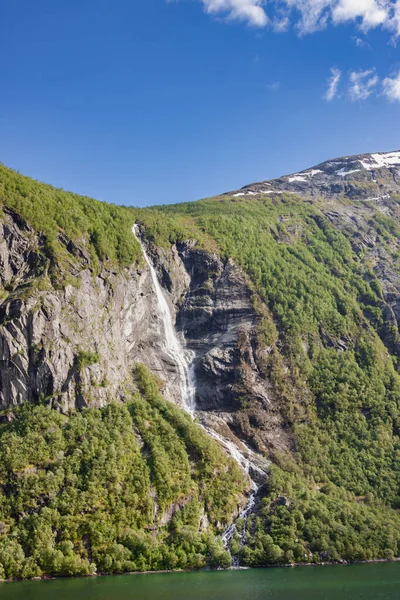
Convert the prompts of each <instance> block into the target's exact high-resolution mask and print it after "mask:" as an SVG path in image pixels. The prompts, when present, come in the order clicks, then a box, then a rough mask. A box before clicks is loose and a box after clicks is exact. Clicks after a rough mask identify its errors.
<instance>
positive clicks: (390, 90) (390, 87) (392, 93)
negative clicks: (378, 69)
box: [382, 71, 400, 102]
mask: <svg viewBox="0 0 400 600" xmlns="http://www.w3.org/2000/svg"><path fill="white" fill-rule="evenodd" d="M382 85H383V93H384V95H385V96H387V98H389V100H392V102H395V101H397V102H400V71H399V72H398V73H397V75H395V76H394V77H386V78H385V79H384V80H383V81H382Z"/></svg>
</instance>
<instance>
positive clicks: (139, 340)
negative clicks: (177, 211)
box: [0, 212, 177, 411]
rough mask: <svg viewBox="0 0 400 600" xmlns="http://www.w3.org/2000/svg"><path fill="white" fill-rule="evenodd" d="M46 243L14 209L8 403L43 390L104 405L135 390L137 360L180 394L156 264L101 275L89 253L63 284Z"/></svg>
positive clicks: (7, 247) (5, 309)
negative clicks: (166, 345) (55, 276)
mask: <svg viewBox="0 0 400 600" xmlns="http://www.w3.org/2000/svg"><path fill="white" fill-rule="evenodd" d="M65 243H66V247H68V246H69V248H70V252H71V254H73V255H74V256H76V255H77V254H79V252H81V251H79V249H77V248H75V247H73V246H72V245H71V244H70V243H69V241H68V240H65ZM44 250H45V240H44V239H41V238H40V237H39V236H37V235H36V234H35V233H34V231H33V230H32V229H31V228H30V227H29V226H28V225H27V224H26V223H24V222H23V221H22V220H21V219H20V218H19V217H18V216H17V215H15V214H14V213H11V212H9V213H8V214H7V215H6V219H5V221H4V223H0V266H1V270H0V283H1V284H2V287H3V290H4V291H3V292H2V301H1V304H0V409H6V408H9V407H12V406H14V405H18V404H22V403H24V402H37V401H38V400H40V399H47V400H51V402H52V404H53V406H54V407H59V408H61V409H62V410H63V411H67V410H69V409H71V408H75V407H82V406H96V407H99V406H103V405H104V404H105V403H107V402H110V401H112V400H116V399H123V398H125V397H126V395H127V393H129V392H130V391H132V369H133V365H134V364H135V363H136V362H142V363H144V364H146V365H147V366H148V367H149V368H150V369H151V370H152V371H153V372H154V373H156V374H158V375H159V377H160V379H161V380H164V381H165V393H166V396H167V397H169V398H170V399H176V398H177V389H176V377H177V373H176V367H175V365H174V364H173V363H171V359H170V358H169V357H168V356H167V355H166V354H165V351H164V349H163V343H162V331H161V323H160V321H159V316H158V312H157V302H156V298H155V296H154V290H153V288H152V283H151V277H150V274H149V271H148V269H147V268H145V267H143V268H135V267H132V268H131V269H126V270H125V271H121V272H113V271H105V270H104V271H103V272H102V273H101V274H99V275H97V276H94V275H93V273H92V272H91V270H90V268H89V267H90V265H89V263H88V259H86V258H85V256H84V255H82V256H80V257H79V258H80V266H79V268H76V269H75V271H74V276H75V278H74V281H73V284H66V285H65V286H61V288H60V289H58V287H60V286H57V288H56V287H55V286H54V285H52V283H51V281H50V279H49V278H48V277H47V271H48V268H49V259H48V258H46V256H45V252H44Z"/></svg>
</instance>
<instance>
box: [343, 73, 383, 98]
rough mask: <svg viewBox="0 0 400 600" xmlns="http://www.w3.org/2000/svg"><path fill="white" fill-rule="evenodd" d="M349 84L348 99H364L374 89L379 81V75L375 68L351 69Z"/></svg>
mask: <svg viewBox="0 0 400 600" xmlns="http://www.w3.org/2000/svg"><path fill="white" fill-rule="evenodd" d="M349 79H350V84H349V89H348V92H349V96H350V99H351V100H352V101H353V102H355V101H357V100H366V99H367V98H368V97H369V96H370V95H371V94H372V93H373V92H374V91H375V88H376V86H377V85H378V82H379V77H378V75H377V74H376V73H375V69H368V70H366V71H351V73H350V76H349Z"/></svg>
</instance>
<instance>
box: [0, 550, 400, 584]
mask: <svg viewBox="0 0 400 600" xmlns="http://www.w3.org/2000/svg"><path fill="white" fill-rule="evenodd" d="M395 562H400V556H399V557H396V558H372V559H369V560H353V561H350V560H347V561H346V560H343V561H336V562H319V563H286V564H282V565H263V566H261V567H241V566H238V567H228V569H222V568H217V569H211V568H207V567H206V568H204V569H164V570H157V571H127V572H126V573H94V574H93V575H72V576H70V577H68V576H61V575H60V576H56V577H52V576H50V575H43V576H42V577H32V578H31V579H0V583H20V582H22V581H57V580H62V579H88V578H93V577H122V576H124V575H126V576H127V575H165V574H169V573H171V574H172V573H201V572H205V571H214V572H225V571H248V570H249V569H295V568H297V567H330V566H341V567H345V566H350V565H367V564H374V563H395Z"/></svg>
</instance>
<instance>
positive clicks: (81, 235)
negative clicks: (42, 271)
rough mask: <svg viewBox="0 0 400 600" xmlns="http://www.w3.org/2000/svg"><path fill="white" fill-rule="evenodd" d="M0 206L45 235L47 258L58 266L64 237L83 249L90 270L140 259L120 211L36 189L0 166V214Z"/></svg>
mask: <svg viewBox="0 0 400 600" xmlns="http://www.w3.org/2000/svg"><path fill="white" fill-rule="evenodd" d="M2 206H3V207H7V208H10V209H12V210H14V211H15V212H16V213H18V214H19V215H20V216H21V217H22V218H23V219H25V220H26V221H27V222H28V223H29V224H30V225H31V226H32V227H34V228H35V229H36V230H37V231H38V232H41V233H43V234H44V235H45V237H46V252H47V254H48V256H49V257H52V258H54V257H55V256H57V258H58V259H59V260H60V259H61V258H62V257H63V255H64V254H65V250H64V247H63V245H62V244H61V243H60V241H59V234H60V233H61V232H62V233H64V234H65V235H66V236H67V237H68V238H69V239H70V240H72V241H73V242H76V243H78V244H79V245H80V246H84V247H86V248H87V250H88V251H89V253H90V256H91V259H92V263H93V265H92V266H93V267H95V266H96V264H97V262H98V261H105V260H107V261H109V262H111V263H114V264H115V263H118V264H120V265H128V264H131V263H133V262H135V261H138V260H140V259H141V251H140V246H139V244H138V242H137V241H136V240H135V238H134V236H133V235H132V231H131V229H132V225H133V221H134V219H133V217H132V213H131V212H129V210H128V209H126V208H124V207H121V206H115V205H112V204H106V203H105V202H99V201H98V200H93V199H92V198H87V197H85V196H79V195H78V194H73V193H71V192H65V191H64V190H61V189H57V188H54V187H52V186H50V185H47V184H43V183H39V182H38V181H34V180H33V179H30V178H29V177H25V176H23V175H20V174H19V173H17V172H16V171H12V170H11V169H8V168H7V167H5V166H4V165H2V164H0V210H1V207H2ZM69 259H71V256H69Z"/></svg>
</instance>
